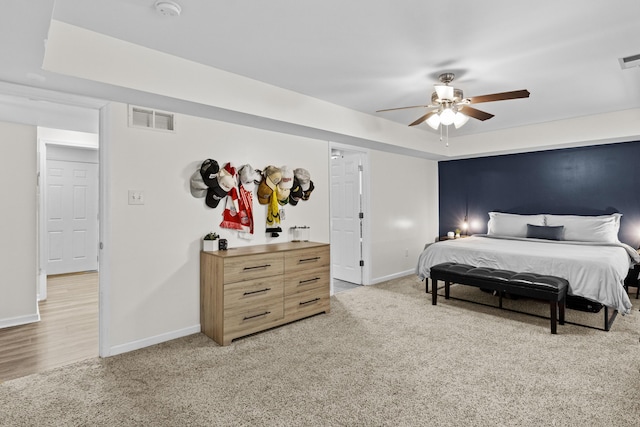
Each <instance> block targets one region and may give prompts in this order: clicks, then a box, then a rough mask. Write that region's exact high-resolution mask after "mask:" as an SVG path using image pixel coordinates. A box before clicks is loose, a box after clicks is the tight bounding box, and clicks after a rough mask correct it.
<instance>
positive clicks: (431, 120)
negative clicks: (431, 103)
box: [426, 114, 440, 130]
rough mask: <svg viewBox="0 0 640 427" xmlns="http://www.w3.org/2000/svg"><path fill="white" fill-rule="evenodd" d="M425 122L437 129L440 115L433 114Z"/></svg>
mask: <svg viewBox="0 0 640 427" xmlns="http://www.w3.org/2000/svg"><path fill="white" fill-rule="evenodd" d="M426 123H427V124H428V125H429V126H431V128H432V129H434V130H438V128H439V127H440V116H439V115H438V114H433V115H431V117H429V118H428V119H427V120H426Z"/></svg>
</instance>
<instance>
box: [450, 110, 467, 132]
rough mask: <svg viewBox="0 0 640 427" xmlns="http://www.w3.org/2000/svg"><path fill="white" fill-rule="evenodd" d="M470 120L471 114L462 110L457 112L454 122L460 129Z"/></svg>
mask: <svg viewBox="0 0 640 427" xmlns="http://www.w3.org/2000/svg"><path fill="white" fill-rule="evenodd" d="M468 121H469V116H467V115H465V114H462V113H461V112H460V111H458V112H457V113H456V114H455V117H454V118H453V124H454V126H455V127H456V129H460V128H461V127H462V126H464V125H465V123H467V122H468Z"/></svg>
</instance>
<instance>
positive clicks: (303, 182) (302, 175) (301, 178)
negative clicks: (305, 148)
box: [293, 168, 311, 191]
mask: <svg viewBox="0 0 640 427" xmlns="http://www.w3.org/2000/svg"><path fill="white" fill-rule="evenodd" d="M293 174H294V175H295V177H296V178H298V182H299V183H300V187H302V191H307V190H308V189H309V182H310V181H311V174H310V173H309V171H308V170H306V169H303V168H297V169H294V170H293Z"/></svg>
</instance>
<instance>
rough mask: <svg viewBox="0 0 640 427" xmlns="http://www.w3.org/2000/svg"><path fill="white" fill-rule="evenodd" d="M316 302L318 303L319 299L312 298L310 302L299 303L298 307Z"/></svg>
mask: <svg viewBox="0 0 640 427" xmlns="http://www.w3.org/2000/svg"><path fill="white" fill-rule="evenodd" d="M316 301H320V298H314V299H312V300H310V301H304V302H301V303H300V305H307V304H311V303H314V302H316Z"/></svg>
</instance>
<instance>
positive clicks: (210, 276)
mask: <svg viewBox="0 0 640 427" xmlns="http://www.w3.org/2000/svg"><path fill="white" fill-rule="evenodd" d="M329 266H330V258H329V245H328V244H326V243H316V242H289V243H275V244H268V245H256V246H245V247H239V248H232V249H229V250H227V251H218V252H201V253H200V325H201V329H202V332H203V333H204V334H205V335H207V336H208V337H209V338H211V339H213V340H214V341H215V342H217V343H218V344H220V345H229V344H230V343H231V341H232V340H234V339H236V338H240V337H243V336H246V335H250V334H253V333H256V332H260V331H264V330H266V329H269V328H273V327H275V326H280V325H283V324H285V323H289V322H293V321H295V320H300V319H303V318H305V317H309V316H313V315H316V314H319V313H323V312H324V313H328V312H329V308H330V306H329Z"/></svg>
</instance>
